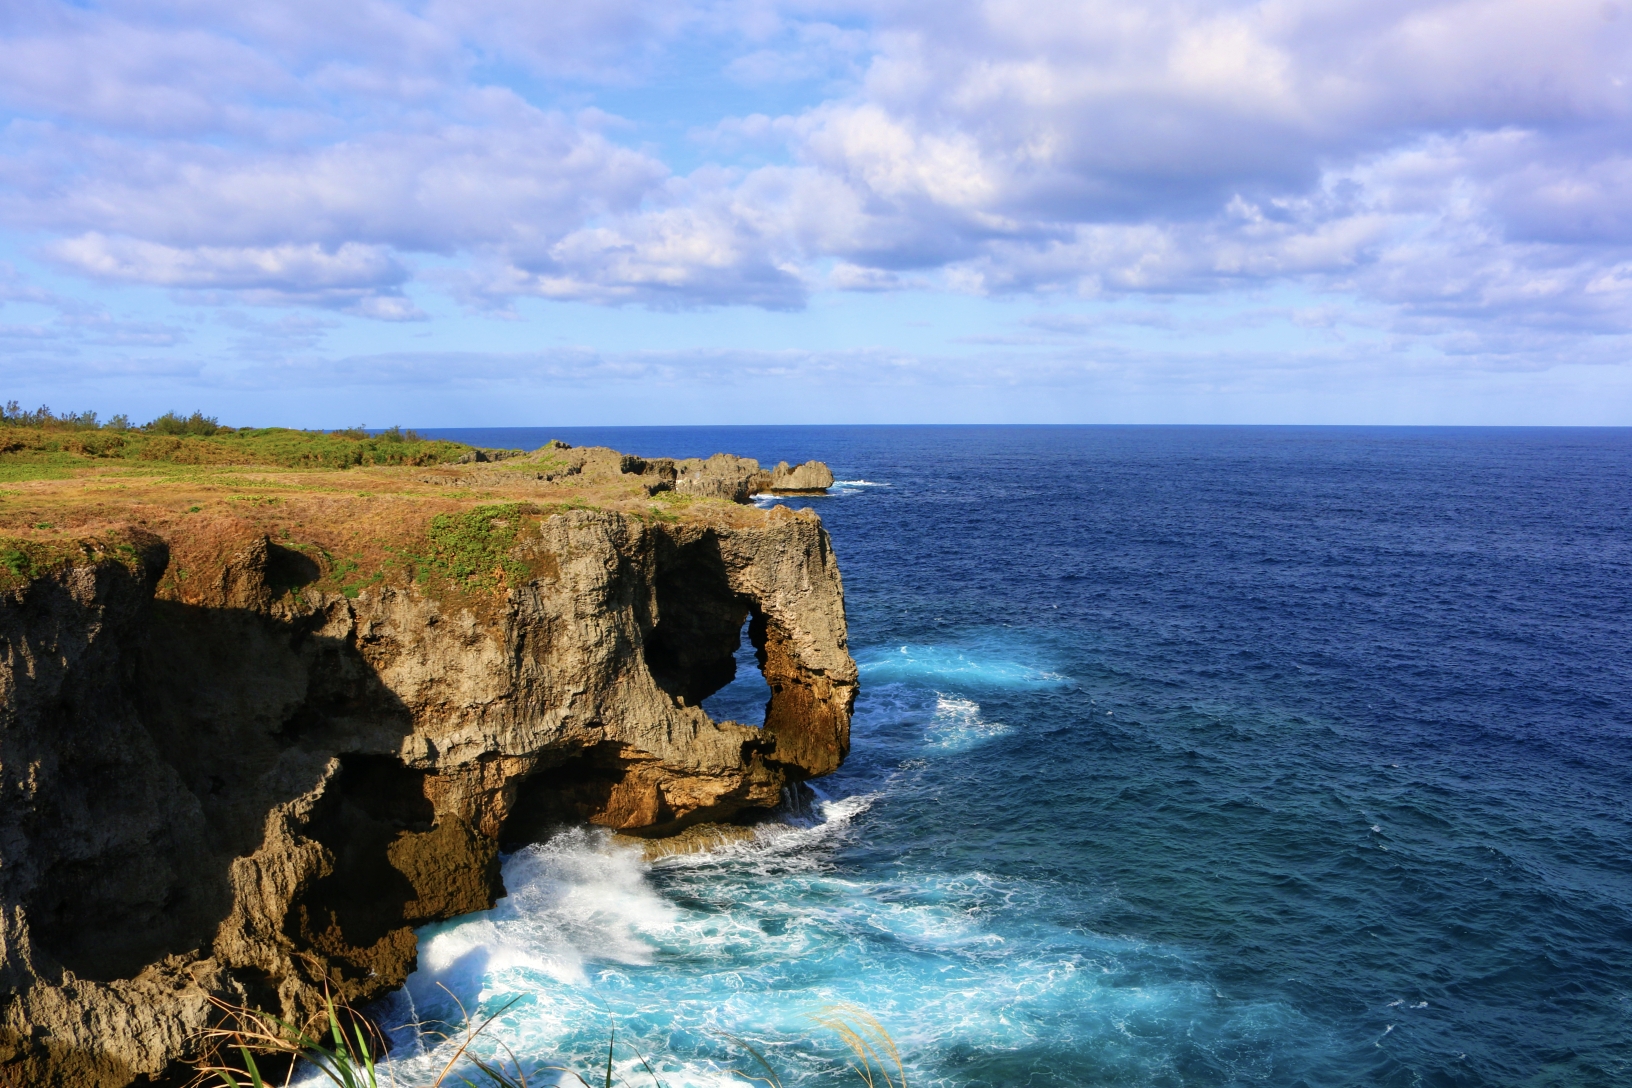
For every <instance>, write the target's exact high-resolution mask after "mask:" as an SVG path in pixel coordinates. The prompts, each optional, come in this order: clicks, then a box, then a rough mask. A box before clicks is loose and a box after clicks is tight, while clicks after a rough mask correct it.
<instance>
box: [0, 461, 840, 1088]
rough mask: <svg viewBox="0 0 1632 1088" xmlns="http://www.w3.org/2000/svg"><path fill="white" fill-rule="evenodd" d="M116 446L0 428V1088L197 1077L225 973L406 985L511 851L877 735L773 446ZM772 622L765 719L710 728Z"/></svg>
mask: <svg viewBox="0 0 1632 1088" xmlns="http://www.w3.org/2000/svg"><path fill="white" fill-rule="evenodd" d="M257 434H258V435H260V436H261V437H259V438H256V437H255V435H257ZM117 438H119V436H117V435H114V436H108V435H106V434H104V433H101V432H93V433H92V434H89V435H80V436H78V437H77V438H76V437H75V436H74V435H71V434H70V435H67V436H56V437H52V436H51V435H50V434H45V433H43V432H41V433H32V434H28V433H24V432H21V431H18V430H16V429H8V430H6V431H4V432H0V481H3V482H0V911H3V914H0V1002H3V1004H0V1084H17V1085H42V1086H44V1085H64V1086H66V1085H70V1084H71V1085H75V1086H76V1088H122V1086H124V1085H127V1084H131V1083H141V1082H148V1081H149V1080H153V1081H158V1082H165V1081H166V1080H171V1079H174V1078H175V1077H176V1076H177V1075H178V1073H179V1072H180V1071H181V1070H183V1069H184V1066H183V1065H182V1064H181V1063H182V1062H183V1061H184V1060H185V1059H187V1058H188V1057H189V1055H190V1054H191V1053H193V1051H194V1049H195V1047H196V1042H197V1033H198V1032H199V1031H200V1030H201V1029H203V1028H205V1027H206V1026H207V1025H208V1023H209V1021H210V1018H211V1017H212V1015H214V1006H213V1005H212V1004H211V999H212V998H214V999H217V1000H221V1001H226V1002H229V1003H242V1004H251V1005H259V1006H261V1007H264V1008H267V1009H269V1010H272V1011H275V1012H279V1013H281V1014H283V1015H285V1016H288V1017H295V1018H298V1017H303V1016H304V1015H305V1014H307V1013H309V1012H310V1011H311V1010H312V1009H313V1008H314V1007H315V1005H316V1003H317V1002H319V1001H320V1000H321V997H322V994H323V992H324V990H325V989H328V990H330V991H332V992H333V993H334V994H335V995H336V996H337V997H339V998H341V999H344V1000H347V1001H352V1002H358V1001H366V1000H368V999H370V998H373V997H376V996H379V995H381V994H383V993H385V992H387V991H388V990H390V989H392V988H394V987H397V986H400V985H401V984H402V982H403V980H404V978H405V977H406V976H407V974H408V973H409V972H410V971H411V970H413V968H414V965H415V955H416V941H415V936H414V928H415V927H417V926H421V925H424V924H426V923H428V922H432V921H436V920H439V919H445V918H449V917H453V916H455V915H458V914H462V913H466V912H469V911H474V910H481V909H484V908H486V907H488V906H490V905H492V903H493V902H494V900H495V897H497V896H499V895H502V894H503V887H502V883H501V881H500V877H499V867H498V859H499V854H500V851H501V849H503V848H506V847H510V846H514V845H519V844H521V843H525V842H528V841H532V840H534V839H536V838H537V837H539V836H541V835H544V834H547V833H548V831H549V829H551V828H553V827H556V826H559V825H561V824H564V823H574V822H581V821H588V822H590V823H592V824H598V825H601V826H605V827H609V828H613V829H616V830H618V831H620V832H622V833H624V834H627V835H637V836H646V837H656V836H666V835H672V834H675V833H678V832H682V831H686V830H688V829H690V828H693V827H697V826H698V825H702V824H733V823H735V824H741V823H744V822H750V821H752V820H753V819H756V818H759V817H761V816H763V815H764V814H766V813H769V812H770V811H771V810H772V809H774V808H775V807H776V806H777V805H778V804H779V803H780V802H781V800H782V799H783V797H784V794H785V791H787V790H789V789H796V788H798V784H799V783H800V782H802V781H804V780H806V779H809V778H813V777H816V776H819V775H822V774H826V773H829V772H831V771H832V770H834V769H835V768H837V767H838V765H839V763H840V761H841V760H842V759H843V758H844V756H845V754H846V752H847V751H848V746H849V722H850V712H851V707H852V705H853V702H854V698H855V692H856V669H855V664H854V662H853V661H852V660H851V658H850V656H849V653H848V649H847V642H846V630H845V617H844V599H843V587H842V583H841V580H840V576H839V570H838V566H837V564H836V562H835V560H834V556H833V552H832V548H831V545H830V542H829V540H828V537H827V533H826V532H825V531H824V529H823V528H822V525H821V522H820V520H819V519H818V518H817V517H816V515H815V514H814V513H812V512H810V511H792V510H789V509H787V508H786V507H773V508H770V509H761V508H759V507H757V506H754V505H747V504H745V500H746V499H748V498H749V496H750V495H752V494H753V493H755V492H758V491H768V490H770V488H769V486H768V482H769V481H768V480H767V477H769V476H771V475H772V474H770V473H765V472H763V471H762V470H761V469H760V467H759V465H758V464H757V462H753V461H751V460H747V459H742V458H735V457H730V456H728V455H719V456H717V457H713V458H709V459H706V460H689V461H688V460H673V461H671V460H666V459H664V460H651V459H645V458H640V457H632V456H629V455H625V454H621V453H618V452H617V451H613V450H605V449H573V448H571V447H566V446H563V445H561V444H558V443H557V444H552V445H551V446H548V447H545V448H544V449H541V450H539V451H536V452H534V453H530V454H510V455H503V454H501V452H497V451H476V450H472V449H469V448H464V447H456V446H453V445H452V444H449V443H422V442H416V441H415V440H413V438H412V437H411V436H409V437H408V438H406V439H399V440H398V446H396V447H392V446H391V445H390V444H389V443H385V444H382V443H381V442H379V441H378V440H376V439H375V438H373V437H369V436H353V437H352V438H350V439H345V440H343V441H342V440H341V439H337V438H334V437H333V436H323V437H322V438H321V440H320V439H319V438H318V437H316V436H309V440H303V439H301V438H300V436H299V433H298V432H255V433H254V434H249V433H247V432H227V433H225V434H222V435H213V436H203V437H187V436H181V437H178V438H176V439H174V440H173V442H171V443H170V444H167V445H166V444H160V446H159V448H157V449H155V448H153V446H154V442H153V441H152V440H150V439H147V438H142V437H140V436H134V435H132V436H129V437H127V438H126V439H124V440H121V441H120V442H119V443H117V444H115V443H114V442H113V441H112V440H111V439H117ZM348 441H349V442H351V443H352V445H353V446H354V447H356V448H351V449H347V448H346V446H345V443H346V442H348ZM8 443H9V445H8ZM280 443H281V445H280ZM320 449H321V450H322V451H327V452H322V453H321V456H319V452H320ZM303 450H304V452H302V451H303ZM337 450H338V452H336V451H337ZM302 458H306V460H304V461H303V460H302ZM324 458H327V459H328V461H327V462H325V461H324ZM335 461H342V462H344V464H335V463H332V462H335ZM806 467H808V466H801V468H806ZM824 471H825V470H824ZM813 478H819V474H817V475H815V476H813V475H812V473H810V472H806V473H805V474H804V476H803V477H802V478H801V479H800V481H799V482H801V483H805V482H808V481H809V480H810V479H813ZM828 478H829V479H830V478H831V477H830V475H829V477H828ZM744 631H746V633H747V637H748V638H749V639H750V640H751V642H752V645H753V647H754V649H755V652H756V657H757V660H758V662H759V664H760V668H761V669H762V670H763V672H764V675H765V678H766V680H767V681H768V683H769V687H770V692H771V694H770V698H769V702H768V705H767V706H766V710H765V718H764V721H763V722H750V723H739V722H733V721H715V720H713V719H711V718H710V717H709V715H708V714H707V713H705V711H704V710H703V709H702V708H701V706H700V705H699V704H700V703H701V702H702V701H703V700H704V699H705V698H707V697H708V696H709V695H710V694H712V693H713V692H715V691H717V690H719V689H720V688H721V687H723V686H724V685H725V684H727V683H729V682H730V681H731V680H732V678H733V676H734V673H735V669H736V663H735V654H736V651H737V649H738V648H739V646H740V644H741V643H740V640H741V637H742V635H743V633H744Z"/></svg>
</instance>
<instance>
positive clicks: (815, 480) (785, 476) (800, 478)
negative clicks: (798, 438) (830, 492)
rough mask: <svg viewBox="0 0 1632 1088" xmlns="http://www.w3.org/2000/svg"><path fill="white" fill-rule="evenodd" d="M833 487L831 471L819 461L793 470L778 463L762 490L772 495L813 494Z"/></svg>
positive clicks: (807, 462) (782, 462) (783, 462)
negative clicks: (767, 483)
mask: <svg viewBox="0 0 1632 1088" xmlns="http://www.w3.org/2000/svg"><path fill="white" fill-rule="evenodd" d="M832 486H833V473H832V471H831V470H830V469H829V468H828V467H827V466H826V465H824V464H823V463H822V462H820V461H806V462H805V463H804V464H802V465H796V466H794V467H793V468H789V467H788V463H787V462H786V461H780V462H778V463H777V466H776V467H775V468H774V469H772V470H771V479H770V483H769V485H768V486H766V487H765V488H764V490H765V491H769V492H771V493H772V494H790V493H791V494H805V495H810V494H815V493H818V492H824V491H826V490H827V489H828V488H830V487H832Z"/></svg>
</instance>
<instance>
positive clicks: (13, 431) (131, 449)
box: [0, 426, 472, 480]
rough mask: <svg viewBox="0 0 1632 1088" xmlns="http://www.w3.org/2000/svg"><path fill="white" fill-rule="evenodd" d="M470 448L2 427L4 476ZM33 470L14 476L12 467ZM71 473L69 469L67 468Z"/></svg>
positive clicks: (435, 459)
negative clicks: (109, 466)
mask: <svg viewBox="0 0 1632 1088" xmlns="http://www.w3.org/2000/svg"><path fill="white" fill-rule="evenodd" d="M471 449H472V447H470V446H467V445H464V444H463V443H459V442H445V441H442V440H440V439H422V438H419V437H418V436H417V435H414V434H413V432H411V431H410V432H408V433H407V434H403V433H401V432H398V433H396V434H392V433H389V432H388V433H386V434H380V435H367V434H364V433H362V432H360V431H353V432H348V433H337V434H326V433H323V432H321V431H297V430H292V429H290V428H287V427H261V428H254V429H251V428H247V427H246V428H242V429H239V430H231V429H226V428H223V429H222V430H221V431H220V432H219V433H216V434H197V433H184V434H159V433H148V432H145V431H135V430H126V431H110V430H84V429H81V430H66V429H46V428H31V427H18V426H7V427H3V428H0V471H8V475H4V476H0V480H4V479H54V478H60V477H59V476H57V475H41V474H40V473H41V470H42V469H57V470H66V469H71V468H82V467H86V466H89V465H94V464H107V463H111V462H124V463H127V464H130V463H142V462H147V463H154V462H157V463H165V464H176V465H270V466H277V467H281V468H304V469H331V470H332V469H348V468H355V467H359V466H364V465H410V466H423V465H441V464H447V463H448V462H450V461H457V460H458V459H459V458H461V457H463V456H464V455H465V454H467V453H469V452H470V451H471ZM15 472H22V473H32V474H25V475H10V474H9V473H15ZM64 474H66V473H64Z"/></svg>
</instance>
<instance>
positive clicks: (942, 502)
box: [392, 427, 1632, 1088]
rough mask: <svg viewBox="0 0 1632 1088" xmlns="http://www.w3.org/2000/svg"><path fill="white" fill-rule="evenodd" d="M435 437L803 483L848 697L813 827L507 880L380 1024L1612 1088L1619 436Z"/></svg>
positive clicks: (1297, 432) (720, 1045)
mask: <svg viewBox="0 0 1632 1088" xmlns="http://www.w3.org/2000/svg"><path fill="white" fill-rule="evenodd" d="M440 433H441V434H446V435H450V436H454V437H459V438H462V439H465V440H468V441H476V442H480V443H481V444H484V445H502V446H522V447H528V448H531V447H534V446H537V445H539V444H540V443H542V442H543V441H544V440H546V439H548V438H551V437H559V438H562V439H564V440H566V441H568V442H572V443H574V444H588V443H596V444H606V445H611V446H614V447H617V448H619V449H622V450H625V451H630V452H634V453H639V454H646V455H669V456H696V455H707V454H711V453H714V452H716V451H720V450H728V451H731V452H735V453H739V454H743V455H748V456H754V457H758V458H759V459H760V460H761V461H762V462H775V461H778V460H783V459H786V460H789V461H802V460H805V459H808V458H819V459H821V460H824V461H826V462H828V463H829V464H830V465H831V466H832V468H833V471H834V473H835V475H836V476H837V477H838V478H839V479H840V480H841V481H843V482H842V483H841V484H840V485H839V486H838V487H836V488H835V490H834V493H833V494H832V495H830V496H828V497H823V498H814V499H809V500H798V501H797V503H796V505H810V506H813V507H814V508H816V509H817V510H818V511H820V513H821V515H822V518H823V520H824V522H825V524H826V525H827V528H828V531H829V532H830V533H831V534H832V538H833V545H834V548H835V550H836V552H837V555H838V557H839V561H840V564H841V567H842V570H843V573H844V580H845V589H846V594H847V600H848V610H849V621H850V635H851V641H852V651H853V653H854V655H855V657H856V660H857V661H858V663H859V665H860V669H861V680H862V688H861V696H860V699H859V700H858V702H857V706H856V718H855V725H854V739H853V744H854V747H853V751H852V753H851V756H850V759H849V762H848V763H847V764H846V765H845V766H844V768H843V769H842V770H841V771H840V772H839V773H838V774H836V775H833V776H832V777H830V778H827V779H824V780H822V781H820V782H819V783H817V785H818V786H819V789H820V794H819V798H818V802H817V804H816V805H815V806H814V807H813V808H812V809H811V810H810V811H809V812H806V813H803V814H794V815H792V816H790V817H789V820H788V822H787V824H786V825H785V826H784V827H781V828H779V829H776V830H775V831H774V833H770V832H768V833H766V834H765V835H764V836H762V838H761V839H760V840H759V841H756V842H755V843H752V844H747V845H743V846H738V847H733V848H731V849H729V850H726V851H723V852H720V853H717V854H712V855H697V856H691V857H686V858H681V859H674V860H667V861H662V862H659V863H657V864H655V865H651V866H648V865H646V864H644V863H642V862H640V861H639V860H638V857H636V856H635V855H632V854H631V853H630V852H629V851H627V850H624V849H622V848H618V847H614V846H613V845H611V844H610V843H609V842H608V841H607V839H606V838H605V836H604V835H602V834H600V833H592V832H584V831H579V832H572V833H569V834H565V835H562V836H560V837H558V838H557V839H555V840H552V841H551V842H549V843H546V844H543V845H540V846H536V847H529V848H526V849H524V850H521V851H518V852H517V853H516V854H515V855H512V856H511V857H510V858H509V859H508V861H507V862H506V869H505V878H506V882H507V885H508V887H509V890H510V895H509V896H508V898H506V899H504V900H502V901H501V903H500V905H499V906H498V908H496V909H495V910H493V911H489V912H486V913H484V914H481V915H474V916H470V917H467V918H463V919H458V920H455V921H453V922H450V923H446V924H443V925H440V926H434V927H430V928H429V929H427V930H426V931H424V932H423V933H422V942H423V943H422V957H421V970H420V972H419V973H418V974H417V975H416V976H415V977H414V979H413V980H412V982H411V984H410V986H409V988H408V989H407V991H406V992H405V993H404V994H403V995H401V996H399V998H397V999H396V1001H395V1004H394V1005H393V1006H392V1007H393V1008H394V1009H395V1010H396V1013H397V1015H398V1016H399V1019H400V1018H404V1017H407V1016H409V1015H411V1014H417V1015H419V1016H421V1017H425V1016H440V1017H445V1018H446V1017H451V1016H452V1015H453V1008H452V1005H451V1002H450V1001H449V1000H448V998H447V994H448V993H449V992H451V993H453V994H455V995H456V996H458V997H459V998H460V1000H462V1001H463V1002H464V1003H465V1004H466V1005H467V1006H468V1007H469V1008H471V1009H472V1010H477V1009H481V1010H485V1011H493V1010H497V1009H500V1008H502V1007H503V1006H504V1005H505V1003H506V1002H507V1001H511V1000H516V1003H515V1004H514V1005H511V1006H510V1007H509V1008H508V1009H506V1010H505V1011H504V1012H503V1014H502V1015H501V1016H500V1018H499V1020H498V1021H497V1022H496V1023H495V1025H494V1027H493V1029H491V1030H492V1033H493V1034H494V1035H495V1036H497V1037H502V1038H503V1039H504V1040H505V1041H506V1042H508V1043H509V1044H510V1045H511V1046H513V1047H514V1048H515V1049H516V1050H517V1051H518V1052H519V1053H520V1054H521V1055H522V1056H523V1057H525V1058H527V1059H528V1060H529V1061H539V1062H558V1063H564V1064H569V1065H573V1066H575V1067H576V1068H579V1069H583V1070H590V1069H592V1068H595V1067H598V1066H599V1065H604V1063H605V1059H606V1046H607V1037H608V1028H609V1025H615V1026H616V1031H617V1040H618V1044H617V1047H616V1053H615V1065H616V1071H617V1073H618V1074H619V1076H621V1077H622V1078H623V1079H624V1080H625V1081H627V1082H628V1083H629V1084H632V1085H646V1084H650V1083H652V1080H651V1078H650V1077H648V1074H647V1073H646V1071H645V1069H644V1067H643V1065H642V1063H641V1061H640V1060H639V1055H638V1054H637V1053H636V1051H637V1050H638V1051H639V1053H640V1054H644V1056H645V1060H646V1061H648V1062H649V1063H650V1065H651V1066H652V1068H653V1070H654V1071H655V1073H656V1075H657V1077H658V1078H661V1080H662V1082H663V1083H664V1084H667V1085H669V1086H671V1088H680V1086H682V1085H724V1084H745V1083H747V1082H746V1081H744V1080H743V1079H742V1078H741V1077H740V1076H735V1075H733V1074H732V1070H733V1069H741V1070H743V1071H744V1072H747V1073H750V1074H756V1073H758V1072H760V1071H759V1070H758V1069H757V1067H756V1066H755V1064H754V1063H753V1061H752V1060H751V1059H750V1058H748V1057H746V1056H745V1054H744V1050H743V1048H742V1046H741V1045H740V1044H739V1043H737V1042H734V1041H732V1040H731V1039H730V1038H727V1036H735V1037H737V1038H739V1039H741V1040H743V1041H745V1042H747V1043H750V1044H752V1045H753V1046H755V1047H756V1048H759V1049H761V1050H762V1052H763V1053H764V1054H765V1056H766V1057H767V1058H768V1060H769V1062H770V1064H771V1065H772V1066H774V1067H775V1068H776V1069H777V1071H778V1073H779V1074H780V1076H781V1078H782V1080H783V1082H784V1083H786V1084H788V1085H790V1086H791V1085H795V1084H826V1083H855V1077H854V1074H852V1073H851V1072H849V1071H848V1070H846V1069H845V1062H844V1060H843V1059H844V1057H845V1054H846V1052H845V1051H844V1050H843V1048H842V1046H841V1045H840V1043H839V1041H838V1040H837V1039H836V1038H835V1037H834V1036H832V1035H831V1034H830V1033H826V1032H824V1031H823V1029H821V1028H819V1027H817V1026H816V1025H814V1024H813V1023H812V1022H811V1021H810V1020H809V1019H808V1017H809V1016H810V1015H811V1014H819V1013H820V1011H821V1010H822V1009H823V1008H824V1007H829V1006H834V1005H842V1004H849V1005H854V1006H859V1007H861V1008H864V1009H866V1010H868V1011H869V1012H870V1013H871V1014H872V1015H874V1016H876V1017H877V1019H878V1020H879V1021H880V1022H881V1023H882V1024H883V1025H884V1026H885V1027H887V1028H888V1029H889V1031H890V1032H891V1034H892V1035H893V1037H894V1039H895V1040H896V1042H897V1043H898V1045H899V1047H900V1050H901V1053H902V1057H903V1059H904V1063H905V1068H906V1074H907V1079H908V1082H909V1083H910V1084H913V1085H926V1086H927V1085H947V1086H970V1088H974V1086H987V1085H993V1086H996V1085H1005V1086H1007V1085H1031V1086H1039V1088H1040V1086H1051V1085H1062V1086H1063V1085H1084V1086H1088V1085H1092V1086H1113V1085H1117V1086H1120V1085H1130V1086H1131V1085H1139V1086H1163V1088H1166V1086H1179V1085H1186V1086H1190V1085H1195V1086H1203V1085H1209V1086H1210V1085H1275V1086H1283V1085H1289V1086H1291V1085H1307V1086H1316V1085H1320V1086H1326V1085H1390V1086H1402V1088H1403V1086H1408V1085H1409V1086H1415V1085H1432V1086H1452V1085H1455V1086H1465V1088H1473V1086H1485V1085H1504V1086H1507V1085H1511V1086H1520V1085H1523V1086H1542V1085H1558V1086H1595V1085H1627V1084H1632V546H1629V541H1632V432H1628V431H1624V430H1532V429H1523V430H1484V429H1443V430H1440V429H1365V428H1360V429H1348V428H1309V429H1303V428H1228V427H1205V428H1202V427H1198V428H1164V427H1080V428H1079V427H808V428H672V429H657V428H642V429H594V430H586V429H572V428H559V429H554V430H545V431H468V430H467V431H457V432H452V431H450V432H440ZM743 660H744V662H745V663H746V667H744V668H743V669H742V670H740V672H739V680H738V681H737V683H736V684H734V685H733V686H732V687H731V688H728V689H726V690H725V691H723V692H721V693H720V694H719V695H717V696H715V697H714V699H713V700H712V701H711V702H710V703H709V704H707V705H708V706H709V708H710V710H711V711H712V712H714V713H715V714H716V716H719V717H735V718H738V719H741V720H753V721H758V720H759V718H758V714H759V708H761V707H762V706H763V700H764V683H763V680H762V679H761V678H760V677H759V676H758V674H757V672H756V671H755V670H754V669H753V667H752V659H751V657H744V658H743ZM439 986H446V987H447V988H448V989H447V991H444V990H442V989H439ZM518 995H519V1000H518V999H517V998H518ZM428 1047H429V1044H428V1043H425V1042H423V1041H418V1040H413V1041H410V1043H408V1044H404V1045H402V1046H399V1049H398V1054H399V1059H398V1061H397V1062H396V1063H395V1064H396V1065H397V1066H398V1067H399V1070H400V1071H401V1073H402V1074H403V1075H404V1076H406V1077H408V1078H409V1079H410V1080H411V1079H412V1077H413V1075H414V1070H415V1069H422V1068H424V1063H425V1060H426V1059H418V1058H416V1054H417V1053H418V1052H419V1050H422V1049H426V1048H428ZM416 1061H418V1062H419V1064H418V1065H416ZM591 1075H592V1076H595V1075H598V1074H591ZM596 1083H600V1082H599V1080H597V1081H596Z"/></svg>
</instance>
